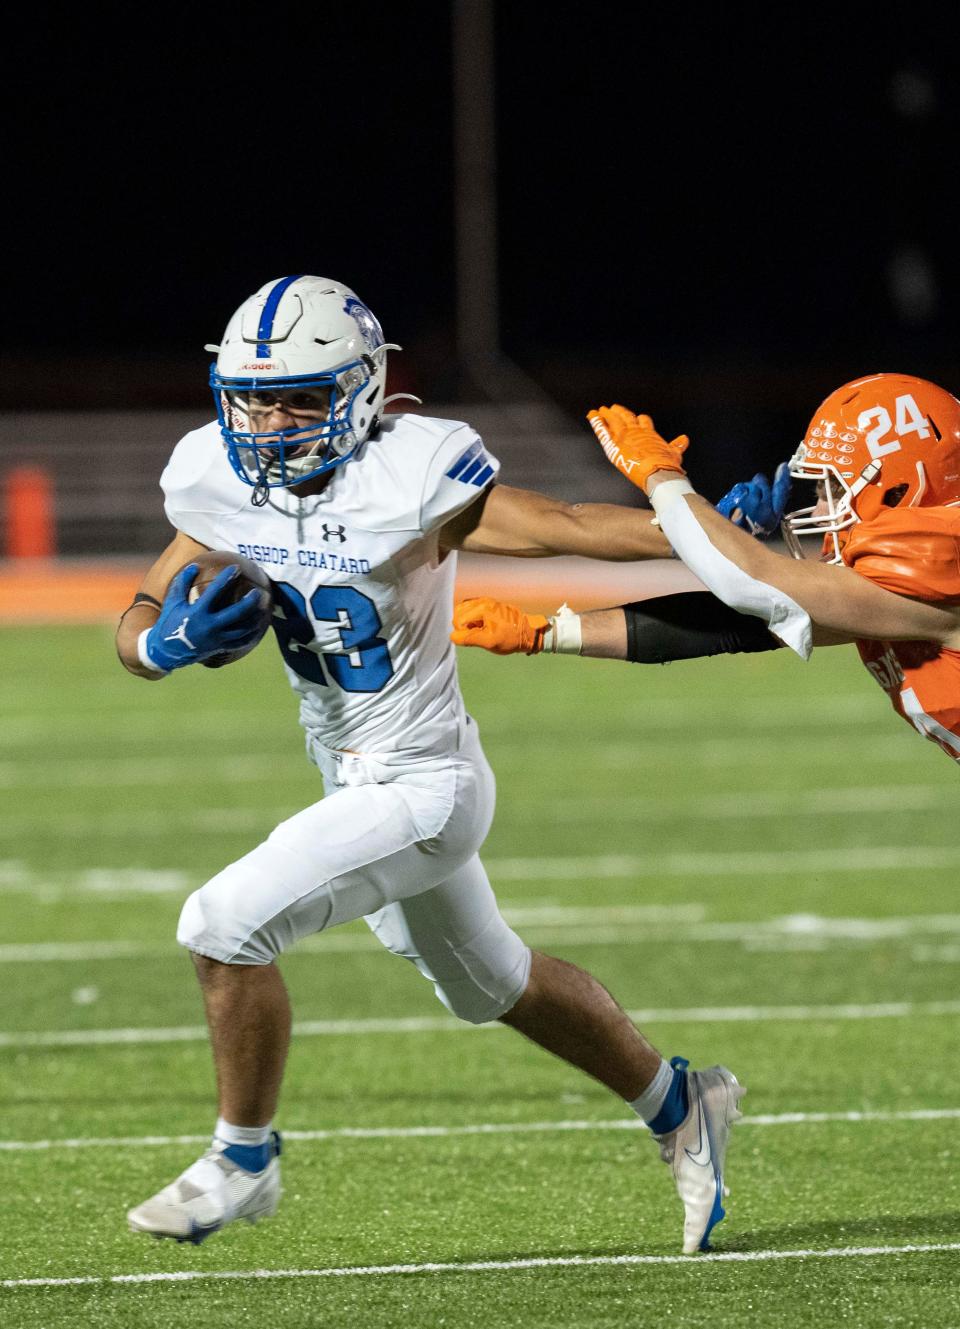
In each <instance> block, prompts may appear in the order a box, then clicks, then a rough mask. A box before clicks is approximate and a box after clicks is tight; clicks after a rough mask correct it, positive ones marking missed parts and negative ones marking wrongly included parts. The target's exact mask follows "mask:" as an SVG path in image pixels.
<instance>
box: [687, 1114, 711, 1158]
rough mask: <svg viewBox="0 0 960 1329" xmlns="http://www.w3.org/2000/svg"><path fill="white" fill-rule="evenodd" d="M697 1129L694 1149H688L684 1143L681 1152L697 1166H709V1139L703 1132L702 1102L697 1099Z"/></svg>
mask: <svg viewBox="0 0 960 1329" xmlns="http://www.w3.org/2000/svg"><path fill="white" fill-rule="evenodd" d="M697 1130H698V1132H699V1139H698V1140H697V1147H696V1149H694V1150H692V1151H691V1150H690V1149H688V1148H687V1146H686V1145H684V1146H683V1152H684V1153H685V1154H686V1156H687V1157H688V1158H689V1160H690V1162H691V1163H695V1164H696V1165H697V1167H709V1166H710V1162H711V1158H710V1141H709V1140H708V1139H707V1138H706V1136H705V1134H704V1130H703V1104H702V1103H701V1102H700V1101H699V1099H698V1100H697Z"/></svg>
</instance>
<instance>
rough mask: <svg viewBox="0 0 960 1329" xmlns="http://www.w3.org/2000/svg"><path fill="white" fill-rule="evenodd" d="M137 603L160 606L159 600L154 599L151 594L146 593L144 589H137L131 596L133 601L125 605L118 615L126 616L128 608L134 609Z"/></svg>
mask: <svg viewBox="0 0 960 1329" xmlns="http://www.w3.org/2000/svg"><path fill="white" fill-rule="evenodd" d="M137 605H152V606H153V608H154V609H160V608H161V604H160V601H159V600H156V599H154V597H153V596H152V595H147V593H146V591H137V593H136V595H135V596H134V597H133V601H132V602H131V603H130V604H128V605H127V607H126V609H125V610H124V611H123V613H122V614H121V615H120V617H121V618H126V616H127V614H129V612H130V610H131V609H136V607H137Z"/></svg>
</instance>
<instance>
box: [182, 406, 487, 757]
mask: <svg viewBox="0 0 960 1329" xmlns="http://www.w3.org/2000/svg"><path fill="white" fill-rule="evenodd" d="M498 470H499V463H498V462H497V461H496V460H494V458H493V457H491V456H490V454H489V453H488V452H487V451H486V449H485V448H484V445H483V443H482V441H481V440H480V438H479V437H478V436H477V434H476V433H475V432H474V431H473V430H472V429H471V428H470V426H469V425H465V424H462V423H460V422H458V421H455V420H433V419H429V418H427V417H425V416H419V415H397V416H387V417H386V419H385V421H384V423H383V427H382V429H381V431H380V433H379V434H378V436H377V437H376V438H373V439H370V440H368V441H367V443H366V444H365V445H364V446H363V448H362V449H361V451H360V452H359V453H358V455H357V456H356V457H354V458H353V459H352V460H351V461H349V462H346V463H345V464H344V465H342V466H339V467H337V469H336V470H334V471H333V472H332V475H331V479H330V481H329V483H328V484H327V487H326V489H325V490H324V491H323V493H322V494H318V495H314V496H311V497H309V498H302V499H300V498H295V497H294V496H293V495H292V494H291V493H290V492H289V491H288V490H286V489H279V488H278V489H271V490H270V491H269V501H268V502H267V503H266V504H265V505H264V506H263V507H259V508H257V507H254V506H253V504H252V503H251V501H250V500H251V497H252V495H253V489H252V488H251V487H250V486H249V485H246V484H244V483H243V482H242V481H241V480H239V479H238V478H237V476H236V475H235V473H234V471H233V470H232V468H231V466H230V463H229V461H228V460H227V454H226V451H225V449H224V446H223V443H222V440H221V436H220V429H219V426H218V425H217V424H209V425H205V426H204V427H203V428H202V429H196V430H194V431H193V432H192V433H190V434H187V435H186V437H185V438H183V439H181V440H180V442H179V443H178V444H177V446H176V448H175V449H174V452H173V455H172V456H171V458H170V461H169V462H168V464H167V467H166V469H165V470H164V472H163V475H162V477H161V481H160V483H161V485H162V487H163V491H164V494H165V498H166V502H165V507H166V513H167V516H168V517H169V519H170V521H171V522H172V523H173V525H174V526H175V527H176V528H177V529H178V530H180V531H183V532H184V533H185V534H186V535H189V536H191V537H192V538H193V539H194V540H197V541H198V542H199V543H200V544H203V545H206V546H207V547H208V548H210V549H223V550H229V551H231V552H236V553H239V554H243V555H244V556H245V557H246V558H250V559H253V561H254V562H256V563H259V564H260V566H261V567H262V568H263V569H264V571H265V572H266V573H267V575H268V576H269V577H270V579H271V580H272V581H273V583H274V602H275V609H274V624H273V626H274V628H275V630H276V634H277V639H278V642H279V645H280V650H281V653H282V655H283V658H284V664H285V668H286V672H287V677H288V678H289V680H290V683H291V685H292V687H293V688H294V690H295V691H296V692H297V693H298V694H299V696H300V699H301V700H300V719H301V723H302V724H303V726H304V728H305V729H306V731H307V736H308V746H311V745H312V744H313V743H317V744H320V745H321V746H322V747H324V748H328V749H334V750H338V751H340V750H344V749H348V750H351V751H354V752H362V753H368V754H371V755H373V754H397V755H398V756H402V757H405V758H414V759H415V758H416V757H418V756H420V755H424V756H434V755H441V754H444V753H449V752H453V751H456V749H457V748H458V746H459V744H460V737H461V733H462V726H463V724H464V720H465V713H464V707H463V700H462V697H461V695H460V688H459V684H458V681H457V670H456V658H455V653H454V648H453V646H452V645H451V642H450V638H449V633H450V628H451V619H452V615H453V582H454V574H455V571H456V554H454V553H450V554H448V555H447V556H446V558H444V559H443V560H441V558H440V550H439V544H438V533H439V530H440V528H441V527H442V526H443V524H444V523H445V522H447V521H449V520H450V518H451V517H453V516H455V515H456V514H457V513H458V512H460V511H462V510H463V509H464V508H466V507H468V506H469V505H470V504H471V503H473V502H475V501H476V499H477V498H479V496H480V494H481V493H482V492H483V491H484V490H485V489H486V488H487V487H488V486H489V485H490V483H491V482H492V480H493V479H494V477H495V475H496V473H497V471H498Z"/></svg>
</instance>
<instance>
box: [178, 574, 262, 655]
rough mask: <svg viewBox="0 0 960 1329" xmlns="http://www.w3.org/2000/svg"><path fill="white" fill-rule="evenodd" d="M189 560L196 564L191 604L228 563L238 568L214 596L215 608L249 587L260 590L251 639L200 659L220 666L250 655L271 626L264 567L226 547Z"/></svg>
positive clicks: (244, 591) (243, 592) (190, 597)
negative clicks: (231, 579)
mask: <svg viewBox="0 0 960 1329" xmlns="http://www.w3.org/2000/svg"><path fill="white" fill-rule="evenodd" d="M190 562H191V563H196V564H197V567H198V571H197V575H196V577H195V579H194V582H193V585H192V586H191V587H190V595H189V597H188V598H189V600H190V603H191V604H193V602H194V601H195V600H197V599H198V598H199V597H200V596H201V595H202V594H203V592H204V591H205V590H206V588H207V587H208V586H209V585H210V583H211V582H212V581H213V580H214V579H215V578H216V577H218V576H219V575H220V573H221V572H222V571H223V569H224V568H229V567H238V568H239V569H240V571H239V572H238V573H237V575H236V576H235V577H234V579H233V581H231V582H230V583H229V585H227V586H226V587H225V588H224V589H223V591H221V593H220V595H219V596H218V597H217V606H216V607H217V608H219V609H222V608H225V607H226V606H227V605H232V604H236V602H237V601H238V600H242V599H243V597H244V596H245V595H246V594H247V592H248V591H254V590H256V591H259V592H260V606H259V613H260V617H259V622H258V624H257V635H256V637H255V638H254V639H253V641H252V642H250V644H249V645H248V646H243V647H241V648H240V649H239V650H236V651H220V652H219V653H218V654H217V655H211V656H210V658H209V659H208V660H203V661H201V663H202V664H205V665H206V667H207V668H208V669H220V668H222V666H223V665H227V664H233V662H234V660H240V659H242V657H243V656H245V655H249V654H250V652H251V651H252V650H253V648H254V646H256V645H257V644H258V643H259V642H260V640H261V638H262V637H263V634H264V633H265V632H266V630H267V628H268V627H269V626H270V620H271V618H272V617H273V583H272V582H271V581H270V578H269V577H268V576H267V574H266V573H265V572H264V570H263V568H261V567H259V566H258V565H257V564H256V563H254V562H253V560H252V559H249V558H244V557H243V556H242V555H241V554H231V553H228V552H227V551H226V550H221V549H211V550H209V551H208V552H207V553H205V554H198V555H197V556H196V558H192V559H191V560H190Z"/></svg>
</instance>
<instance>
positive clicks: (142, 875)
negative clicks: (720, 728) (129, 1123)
mask: <svg viewBox="0 0 960 1329" xmlns="http://www.w3.org/2000/svg"><path fill="white" fill-rule="evenodd" d="M484 861H485V866H486V869H487V872H488V873H489V874H490V877H491V878H492V880H493V881H494V883H496V884H500V883H503V882H514V881H534V882H546V883H550V882H554V881H580V880H583V881H599V880H606V881H613V880H620V879H624V880H643V879H648V878H662V877H698V878H704V879H709V878H712V877H755V876H762V877H791V876H825V877H826V876H834V875H836V874H837V873H840V872H853V873H861V874H866V873H874V872H902V871H907V872H910V871H912V872H920V871H940V870H943V869H949V868H955V867H960V846H955V845H943V846H936V845H923V846H918V845H915V844H904V845H863V846H859V847H852V848H846V849H814V850H805V851H800V852H796V851H790V850H783V851H779V852H775V853H771V852H765V851H756V850H754V851H748V850H717V851H711V850H704V851H701V852H694V853H668V854H660V855H655V854H643V855H640V854H605V855H600V856H597V855H589V856H586V855H585V856H583V857H580V856H564V857H542V856H539V855H537V856H533V857H524V858H489V859H485V860H484ZM199 884H200V883H199V882H198V881H193V880H192V878H191V877H190V876H189V874H187V873H186V872H183V871H180V870H178V869H146V868H85V869H83V870H82V871H80V872H76V873H68V874H64V876H63V877H61V878H59V879H56V878H53V879H52V878H51V877H50V876H49V874H40V873H37V872H35V871H34V870H33V869H31V868H30V867H28V866H27V865H26V864H24V863H22V862H19V861H17V860H15V859H14V860H10V859H8V860H3V861H0V891H5V892H18V893H23V892H26V893H29V894H30V895H31V896H33V897H34V898H37V899H43V900H64V899H69V898H72V897H74V896H77V895H85V894H86V895H95V896H99V897H100V898H104V899H110V898H122V897H126V896H136V895H140V894H150V895H153V894H165V893H169V894H176V895H180V896H182V895H185V894H186V893H187V892H188V891H189V890H190V888H191V886H193V885H199Z"/></svg>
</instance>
